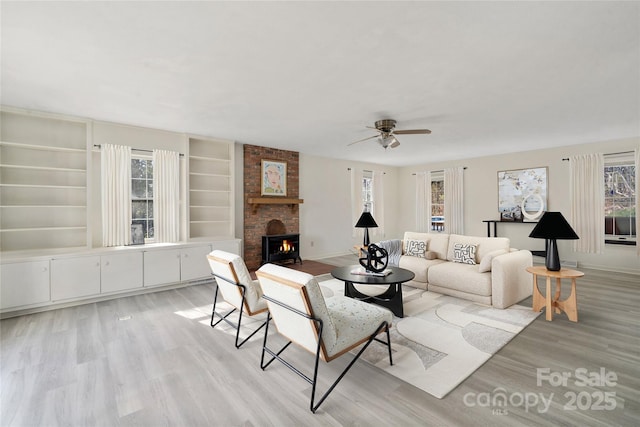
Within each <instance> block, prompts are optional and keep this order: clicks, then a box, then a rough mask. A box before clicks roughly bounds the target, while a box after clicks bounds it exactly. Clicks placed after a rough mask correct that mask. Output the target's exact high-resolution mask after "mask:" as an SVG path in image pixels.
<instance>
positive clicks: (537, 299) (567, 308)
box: [527, 266, 584, 322]
mask: <svg viewBox="0 0 640 427" xmlns="http://www.w3.org/2000/svg"><path fill="white" fill-rule="evenodd" d="M527 271H528V272H529V273H531V274H533V307H532V309H533V311H541V310H542V309H543V308H545V307H546V315H545V316H546V319H547V320H548V321H551V320H553V311H554V310H555V312H556V313H561V312H565V313H566V314H567V317H568V318H569V320H571V321H572V322H577V321H578V302H577V297H576V279H577V278H578V277H582V276H584V273H583V272H581V271H578V270H570V269H568V268H562V269H560V271H549V270H547V268H546V267H545V266H534V267H527ZM538 276H544V277H546V278H547V292H546V294H545V296H543V295H542V294H541V293H540V290H539V289H538ZM552 277H555V279H556V293H555V295H554V296H553V297H552V295H551V278H552ZM562 279H571V294H569V296H568V297H567V298H566V299H564V300H562V301H561V300H560V285H561V281H562Z"/></svg>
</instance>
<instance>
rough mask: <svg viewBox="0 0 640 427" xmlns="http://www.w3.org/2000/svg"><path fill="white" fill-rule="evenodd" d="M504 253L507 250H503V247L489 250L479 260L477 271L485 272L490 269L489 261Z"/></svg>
mask: <svg viewBox="0 0 640 427" xmlns="http://www.w3.org/2000/svg"><path fill="white" fill-rule="evenodd" d="M506 253H507V251H505V250H504V249H498V250H495V251H491V252H489V253H488V254H486V255H485V256H483V257H482V259H481V260H480V265H479V266H478V272H480V273H486V272H487V271H491V262H492V261H493V259H494V258H495V257H497V256H498V255H503V254H506Z"/></svg>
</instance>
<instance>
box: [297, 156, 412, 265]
mask: <svg viewBox="0 0 640 427" xmlns="http://www.w3.org/2000/svg"><path fill="white" fill-rule="evenodd" d="M349 168H355V169H361V170H371V171H374V170H377V171H384V172H385V175H384V198H385V203H384V209H385V219H386V221H385V236H380V235H376V234H374V229H371V230H370V231H369V232H370V237H371V241H378V240H384V239H390V238H399V237H401V236H402V231H401V228H400V227H399V224H398V222H397V221H395V218H396V217H397V214H398V212H397V211H398V208H399V203H398V200H399V199H398V191H397V187H398V179H397V177H398V168H395V167H390V166H383V165H376V164H371V163H362V162H353V161H346V160H336V159H329V158H325V157H316V156H308V155H305V154H300V170H299V174H300V198H301V199H304V203H303V204H301V205H299V209H300V240H301V256H302V259H303V260H304V259H318V258H324V257H329V256H337V255H344V254H347V253H350V252H353V251H354V249H353V246H354V245H356V244H362V237H353V236H352V232H353V230H354V227H353V226H354V224H352V221H351V188H350V187H351V183H350V182H351V178H350V174H349ZM376 221H378V219H376ZM312 245H313V246H312Z"/></svg>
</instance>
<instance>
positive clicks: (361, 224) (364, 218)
mask: <svg viewBox="0 0 640 427" xmlns="http://www.w3.org/2000/svg"><path fill="white" fill-rule="evenodd" d="M377 226H378V224H376V220H375V219H373V217H372V216H371V213H370V212H362V215H360V219H358V222H356V228H364V242H363V243H362V244H363V245H364V246H369V228H370V227H377Z"/></svg>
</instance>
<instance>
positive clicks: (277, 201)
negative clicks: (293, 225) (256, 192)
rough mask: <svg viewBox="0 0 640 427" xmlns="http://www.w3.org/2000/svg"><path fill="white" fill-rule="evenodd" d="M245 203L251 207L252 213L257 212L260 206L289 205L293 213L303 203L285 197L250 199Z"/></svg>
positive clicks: (300, 200)
mask: <svg viewBox="0 0 640 427" xmlns="http://www.w3.org/2000/svg"><path fill="white" fill-rule="evenodd" d="M247 202H248V203H249V204H250V205H251V207H252V212H253V213H254V214H255V213H256V212H258V208H259V207H260V205H290V206H291V212H295V211H296V209H297V208H298V205H299V204H301V203H304V199H294V198H287V197H251V198H249V200H247Z"/></svg>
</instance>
